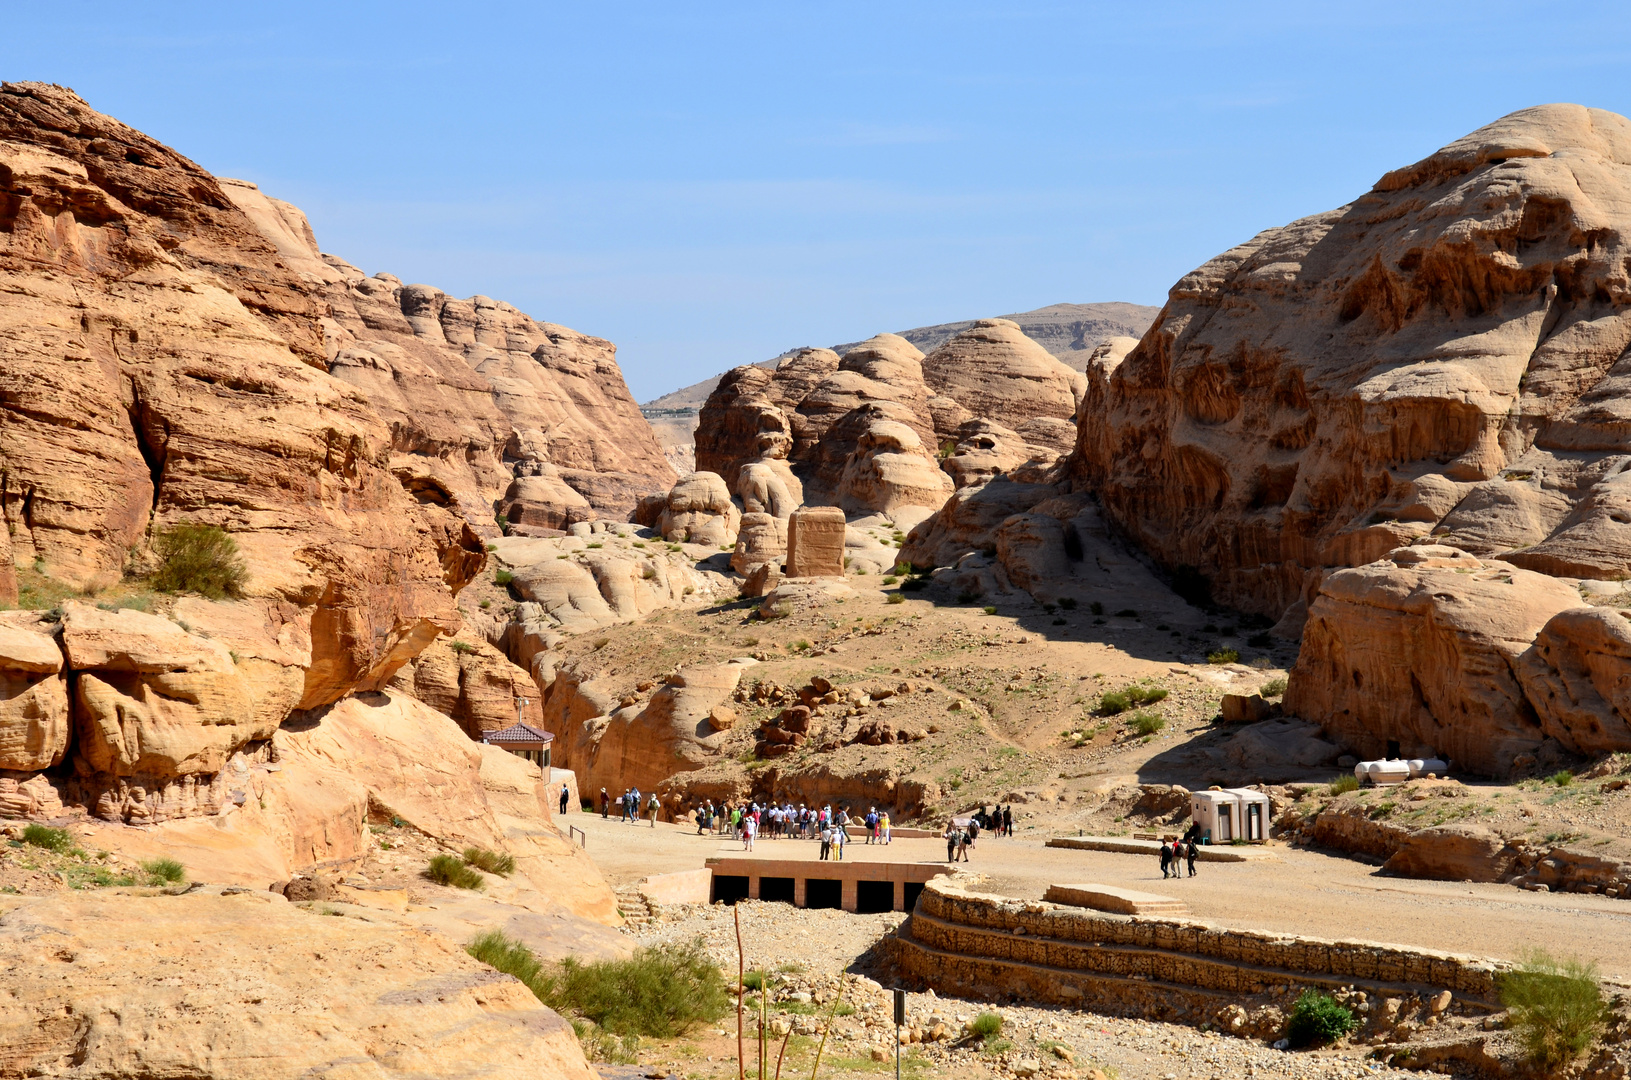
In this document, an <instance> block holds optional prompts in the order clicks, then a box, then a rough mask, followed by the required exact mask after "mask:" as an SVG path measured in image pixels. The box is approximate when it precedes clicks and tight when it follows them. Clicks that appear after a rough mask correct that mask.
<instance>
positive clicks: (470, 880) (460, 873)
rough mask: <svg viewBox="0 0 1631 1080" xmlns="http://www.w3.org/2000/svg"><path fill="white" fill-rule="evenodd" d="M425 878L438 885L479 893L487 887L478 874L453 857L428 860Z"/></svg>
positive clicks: (441, 856) (443, 856) (445, 856)
mask: <svg viewBox="0 0 1631 1080" xmlns="http://www.w3.org/2000/svg"><path fill="white" fill-rule="evenodd" d="M425 876H426V877H428V878H430V879H431V880H432V881H434V882H436V884H438V885H452V886H453V887H454V888H458V889H475V890H476V891H478V892H479V891H480V890H482V889H485V888H486V887H487V881H486V879H484V878H483V877H482V876H481V875H480V874H478V873H476V872H475V871H474V870H472V869H470V868H469V867H468V866H466V865H464V860H463V859H460V858H457V857H456V856H453V855H438V856H436V857H435V858H433V859H431V860H430V865H429V866H428V867H426V868H425Z"/></svg>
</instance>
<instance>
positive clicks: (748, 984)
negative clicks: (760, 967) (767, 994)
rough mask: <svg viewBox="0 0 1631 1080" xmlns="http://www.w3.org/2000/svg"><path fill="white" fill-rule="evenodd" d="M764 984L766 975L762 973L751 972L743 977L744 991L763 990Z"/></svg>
mask: <svg viewBox="0 0 1631 1080" xmlns="http://www.w3.org/2000/svg"><path fill="white" fill-rule="evenodd" d="M764 984H765V973H764V972H762V971H750V972H748V973H747V974H745V975H743V976H742V986H743V988H744V989H748V990H758V989H761V988H762V987H763V986H764Z"/></svg>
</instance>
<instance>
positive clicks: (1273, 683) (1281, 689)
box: [1258, 679, 1286, 697]
mask: <svg viewBox="0 0 1631 1080" xmlns="http://www.w3.org/2000/svg"><path fill="white" fill-rule="evenodd" d="M1285 692H1286V681H1285V680H1284V679H1270V680H1269V681H1268V682H1266V683H1264V684H1263V689H1261V690H1259V691H1258V693H1259V694H1262V695H1263V696H1264V697H1279V696H1280V695H1281V694H1283V693H1285Z"/></svg>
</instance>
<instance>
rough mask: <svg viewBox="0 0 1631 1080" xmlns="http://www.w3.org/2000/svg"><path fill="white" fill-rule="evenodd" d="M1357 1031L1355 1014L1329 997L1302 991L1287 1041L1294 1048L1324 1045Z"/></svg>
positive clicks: (1292, 1012) (1289, 1025) (1293, 1010)
mask: <svg viewBox="0 0 1631 1080" xmlns="http://www.w3.org/2000/svg"><path fill="white" fill-rule="evenodd" d="M1353 1029H1354V1014H1353V1013H1351V1012H1349V1011H1348V1010H1347V1009H1346V1008H1344V1007H1343V1006H1342V1005H1340V1004H1338V1003H1337V1000H1336V998H1333V997H1332V996H1331V995H1329V994H1321V993H1317V992H1315V991H1313V990H1305V991H1303V995H1302V997H1300V998H1298V999H1297V1004H1295V1005H1293V1006H1292V1007H1291V1020H1290V1022H1289V1023H1287V1024H1286V1038H1288V1039H1290V1040H1291V1045H1292V1046H1325V1045H1326V1044H1328V1043H1334V1042H1336V1041H1337V1040H1338V1039H1340V1038H1342V1036H1344V1035H1346V1034H1348V1032H1350V1031H1352V1030H1353Z"/></svg>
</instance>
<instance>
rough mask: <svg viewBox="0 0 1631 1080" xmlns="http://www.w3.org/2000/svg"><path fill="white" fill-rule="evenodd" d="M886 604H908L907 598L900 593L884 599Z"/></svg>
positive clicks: (891, 594)
mask: <svg viewBox="0 0 1631 1080" xmlns="http://www.w3.org/2000/svg"><path fill="white" fill-rule="evenodd" d="M884 603H886V604H904V603H906V597H905V596H904V595H902V594H901V593H899V592H892V593H890V594H889V595H888V596H886V597H884Z"/></svg>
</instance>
